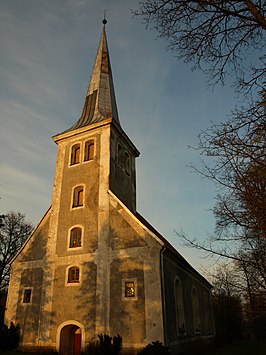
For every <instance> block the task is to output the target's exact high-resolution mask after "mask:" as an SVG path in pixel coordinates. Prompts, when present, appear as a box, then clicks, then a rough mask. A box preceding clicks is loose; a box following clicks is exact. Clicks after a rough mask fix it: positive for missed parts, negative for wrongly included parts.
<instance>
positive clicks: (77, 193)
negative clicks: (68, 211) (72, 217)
mask: <svg viewBox="0 0 266 355" xmlns="http://www.w3.org/2000/svg"><path fill="white" fill-rule="evenodd" d="M83 192H84V187H83V186H76V187H75V188H74V191H73V200H72V207H73V208H75V207H81V206H83V198H84V193H83Z"/></svg>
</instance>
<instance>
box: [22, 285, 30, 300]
mask: <svg viewBox="0 0 266 355" xmlns="http://www.w3.org/2000/svg"><path fill="white" fill-rule="evenodd" d="M23 303H31V289H30V288H28V289H25V290H24V294H23Z"/></svg>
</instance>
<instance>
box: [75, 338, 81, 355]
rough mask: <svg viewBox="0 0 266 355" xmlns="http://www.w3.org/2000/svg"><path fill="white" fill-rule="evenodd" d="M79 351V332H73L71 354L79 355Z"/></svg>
mask: <svg viewBox="0 0 266 355" xmlns="http://www.w3.org/2000/svg"><path fill="white" fill-rule="evenodd" d="M80 353H81V334H80V333H75V334H74V354H73V355H80Z"/></svg>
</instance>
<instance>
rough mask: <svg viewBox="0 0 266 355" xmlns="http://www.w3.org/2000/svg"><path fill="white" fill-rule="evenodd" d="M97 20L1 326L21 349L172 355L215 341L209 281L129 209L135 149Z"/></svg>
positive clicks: (17, 260) (16, 263)
mask: <svg viewBox="0 0 266 355" xmlns="http://www.w3.org/2000/svg"><path fill="white" fill-rule="evenodd" d="M105 25H106V20H103V30H102V35H101V39H100V44H99V47H98V51H97V54H96V59H95V64H94V67H93V70H92V73H91V77H90V83H89V86H88V89H87V93H86V96H85V102H84V106H83V108H82V112H81V115H80V118H79V119H78V120H77V121H76V122H75V123H74V124H73V125H72V126H71V127H70V128H68V129H66V130H65V131H63V132H62V133H60V134H57V135H55V136H54V137H53V140H54V142H55V143H56V144H57V146H58V153H57V160H56V168H55V176H54V185H53V192H52V203H51V206H50V208H49V209H48V210H47V212H46V213H45V215H44V216H43V218H42V219H41V221H40V222H39V223H38V225H37V226H36V227H35V229H34V230H33V232H32V233H31V235H30V236H29V238H28V239H27V241H26V243H25V244H24V245H23V247H22V248H21V250H20V251H19V253H18V254H17V255H16V257H15V258H14V259H13V261H12V265H11V270H12V271H11V277H10V285H9V290H8V299H7V308H6V314H5V317H6V323H7V324H9V323H10V322H11V321H13V322H14V323H15V324H18V323H19V324H20V330H21V337H20V349H22V350H24V351H27V350H30V351H41V350H45V351H57V352H59V353H61V354H66V355H67V354H69V355H72V354H73V355H78V354H80V353H81V352H82V351H85V349H86V347H87V346H88V345H89V344H90V343H91V342H93V341H95V340H97V339H98V335H99V334H108V335H110V336H112V337H113V336H116V335H117V334H119V335H120V336H121V337H122V353H127V354H137V352H138V351H139V350H140V349H142V348H143V347H145V346H146V345H147V344H149V343H151V342H153V341H160V342H162V343H163V344H164V345H167V346H169V349H170V350H171V354H178V353H180V352H182V351H184V350H186V349H188V346H189V344H191V343H192V342H193V341H196V340H199V339H200V340H201V341H208V340H210V339H212V337H213V336H214V324H213V316H212V307H211V288H212V286H211V285H210V283H209V282H208V281H207V280H206V279H205V278H204V277H203V276H202V275H200V274H199V273H198V272H197V271H196V270H195V269H194V268H193V267H192V266H191V265H190V264H189V263H188V262H187V261H186V260H185V259H184V258H183V257H182V256H181V254H180V253H179V252H178V251H177V250H176V249H175V248H174V247H173V246H172V245H171V244H170V243H169V242H168V241H167V240H166V239H165V238H164V237H163V236H162V235H161V234H160V233H159V232H158V231H156V230H155V228H153V227H152V226H151V225H150V224H149V223H148V222H147V221H146V220H145V218H143V217H142V216H141V215H140V214H139V213H138V212H137V210H136V166H135V160H136V158H137V157H138V156H139V154H140V153H139V151H138V149H137V148H136V147H135V145H134V144H133V142H132V141H131V139H130V138H129V137H128V136H127V134H126V133H125V132H124V130H123V129H122V126H121V123H120V120H119V117H118V111H117V105H116V98H115V90H114V85H113V78H112V71H111V64H110V58H109V51H108V46H107V39H106V29H105Z"/></svg>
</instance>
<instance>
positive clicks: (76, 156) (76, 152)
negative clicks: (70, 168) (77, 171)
mask: <svg viewBox="0 0 266 355" xmlns="http://www.w3.org/2000/svg"><path fill="white" fill-rule="evenodd" d="M79 162H80V144H75V145H73V146H72V148H71V160H70V165H75V164H78V163H79Z"/></svg>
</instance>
